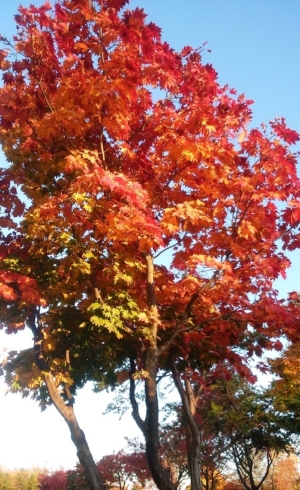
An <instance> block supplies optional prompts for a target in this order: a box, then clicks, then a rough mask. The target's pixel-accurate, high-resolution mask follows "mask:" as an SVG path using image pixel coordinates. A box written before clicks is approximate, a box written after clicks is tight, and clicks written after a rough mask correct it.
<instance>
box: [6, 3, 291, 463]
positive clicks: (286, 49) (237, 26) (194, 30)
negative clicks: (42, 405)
mask: <svg viewBox="0 0 300 490" xmlns="http://www.w3.org/2000/svg"><path fill="white" fill-rule="evenodd" d="M1 3H2V5H1V17H0V33H2V34H6V35H7V36H10V35H12V33H13V29H14V24H13V15H14V14H15V13H16V10H17V7H18V5H19V1H16V0H9V1H7V2H4V1H3V2H1ZM29 3H34V4H35V5H41V4H42V3H43V2H41V1H40V0H36V1H35V0H31V2H30V1H28V0H24V1H23V2H22V4H23V5H24V6H26V5H29ZM130 6H131V7H133V8H135V7H137V6H138V7H140V8H144V9H145V11H146V13H148V14H149V20H151V21H153V22H155V23H156V24H157V25H159V26H160V27H162V29H163V39H164V40H165V41H167V42H168V43H169V44H170V45H171V46H172V47H173V48H175V49H178V50H179V49H181V48H182V47H183V46H184V45H190V46H193V47H199V46H201V45H202V44H203V43H204V42H205V41H207V42H208V44H207V45H206V47H207V48H208V49H210V50H211V53H207V54H206V55H205V61H207V62H208V63H211V64H212V65H213V66H214V67H215V69H216V70H217V72H218V73H219V80H220V83H221V84H229V85H230V86H231V87H233V88H236V89H237V91H238V92H239V93H245V94H246V96H247V98H249V99H253V100H254V101H255V105H254V106H252V107H253V111H254V119H253V122H254V124H255V125H258V124H260V123H261V122H268V121H269V120H271V119H273V118H274V117H276V116H284V117H285V118H286V120H287V122H288V124H289V125H290V127H292V128H293V129H296V130H298V132H300V116H299V112H300V2H299V0H288V1H283V0H248V1H247V0H185V1H183V0H181V1H179V0H133V1H132V2H130ZM1 162H2V163H3V162H4V158H3V157H2V156H1V155H0V163H1ZM292 261H293V267H292V268H291V270H290V273H289V276H288V280H287V281H285V282H283V281H280V282H278V288H279V291H280V294H281V295H285V294H286V292H287V291H290V290H295V289H300V288H299V281H298V276H299V272H298V270H299V265H300V254H299V253H297V254H294V255H293V256H292ZM9 340H10V342H9V345H8V342H7V341H6V340H5V339H4V337H3V335H0V354H1V350H2V348H3V346H4V345H7V346H9V348H13V346H14V347H15V348H19V347H18V346H19V345H24V344H25V343H26V344H27V345H31V334H29V333H27V334H22V339H20V341H18V344H16V340H17V337H16V336H14V337H13V338H11V339H9ZM1 343H2V344H1ZM4 390H5V388H4V385H3V384H0V440H1V444H0V465H4V466H7V467H22V466H23V467H28V466H35V465H40V466H43V465H45V464H47V465H49V466H52V467H58V466H60V465H63V466H69V467H70V466H72V465H73V464H75V462H76V455H75V449H74V448H73V445H72V443H71V441H70V437H69V434H68V429H67V427H66V426H65V423H64V422H63V421H62V419H61V418H60V416H59V415H58V414H56V412H55V409H53V408H52V409H49V410H47V411H46V413H42V414H41V413H40V412H39V409H38V407H37V405H36V404H35V403H34V402H32V401H30V400H21V398H19V397H17V396H12V395H8V396H6V397H4ZM105 403H106V399H104V398H103V397H102V395H97V396H96V395H91V394H90V392H89V390H86V391H85V393H84V394H82V395H81V396H79V399H78V401H77V402H76V406H75V407H76V412H77V414H78V418H79V422H80V423H81V424H82V426H83V429H84V430H85V432H86V436H87V439H88V441H89V443H90V446H91V449H92V451H93V453H94V456H95V458H96V459H99V458H100V457H101V456H102V455H104V454H107V453H110V452H112V450H113V449H116V450H118V449H119V448H121V447H122V446H123V445H124V440H123V439H122V436H124V435H128V436H130V437H131V436H132V435H134V434H138V431H137V429H136V428H135V426H134V424H131V423H130V418H129V417H128V419H127V420H126V421H121V422H119V421H118V419H117V418H113V417H107V416H102V415H101V414H102V412H103V410H104V409H105ZM47 412H48V413H47ZM57 440H59V443H58V446H57V444H56V441H57Z"/></svg>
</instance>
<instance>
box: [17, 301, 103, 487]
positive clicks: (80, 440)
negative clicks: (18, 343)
mask: <svg viewBox="0 0 300 490" xmlns="http://www.w3.org/2000/svg"><path fill="white" fill-rule="evenodd" d="M27 323H28V325H29V327H30V329H31V331H32V332H33V335H34V346H33V352H34V360H35V364H36V365H37V367H38V368H39V369H40V370H41V371H42V372H43V373H44V377H45V382H46V386H47V389H48V393H49V396H50V398H51V400H52V403H53V404H54V406H55V407H56V409H57V410H58V412H59V413H60V415H61V416H62V417H63V418H64V420H65V421H66V423H67V425H68V427H69V429H70V432H71V439H72V441H73V443H74V444H75V447H76V449H77V456H78V459H79V462H80V464H81V465H82V467H83V470H84V472H85V476H86V479H87V482H88V484H89V486H90V487H91V490H106V486H105V484H104V481H103V479H102V477H101V476H100V474H99V472H98V469H97V466H96V463H95V461H94V459H93V456H92V454H91V451H90V448H89V446H88V443H87V441H86V438H85V435H84V432H83V431H82V430H81V428H80V427H79V424H78V421H77V419H76V416H75V413H74V409H73V398H72V396H71V394H70V390H69V387H68V386H66V387H65V389H66V393H67V397H68V399H69V404H68V405H66V403H65V401H64V400H63V398H62V397H61V395H60V392H59V390H58V388H57V386H56V384H55V380H54V378H53V375H52V374H51V370H50V366H49V364H48V362H47V360H46V359H45V357H44V351H43V339H44V337H43V331H42V329H41V328H40V327H39V326H38V312H37V311H34V310H32V311H30V312H29V314H28V318H27Z"/></svg>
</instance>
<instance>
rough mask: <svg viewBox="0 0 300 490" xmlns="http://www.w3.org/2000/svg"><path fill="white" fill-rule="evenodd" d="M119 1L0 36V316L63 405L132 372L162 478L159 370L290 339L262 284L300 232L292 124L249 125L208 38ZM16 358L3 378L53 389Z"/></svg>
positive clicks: (206, 362)
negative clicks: (167, 28) (20, 333)
mask: <svg viewBox="0 0 300 490" xmlns="http://www.w3.org/2000/svg"><path fill="white" fill-rule="evenodd" d="M127 3H128V2H127V1H126V0H95V1H93V2H92V1H90V0H73V1H69V0H58V1H56V2H55V4H54V6H53V7H51V5H50V4H49V3H45V4H44V5H43V6H42V7H34V6H31V7H29V8H27V9H26V8H23V7H20V8H19V12H18V14H17V15H16V23H17V28H18V29H17V34H16V35H15V36H14V39H13V41H9V40H7V39H6V38H5V37H2V44H3V46H2V47H3V49H1V51H0V68H1V70H2V79H3V86H2V87H1V88H0V143H1V145H2V148H3V150H4V152H5V156H6V159H7V165H6V166H5V168H2V169H1V174H0V205H1V210H2V213H1V217H0V224H1V226H2V228H3V232H2V234H1V243H0V254H1V270H0V295H1V304H0V312H1V321H2V328H4V329H6V331H7V332H8V333H13V332H16V331H17V330H19V329H23V328H24V327H25V326H28V327H30V328H31V329H32V331H33V332H34V336H35V344H36V350H35V358H34V359H33V358H32V354H31V353H26V355H27V361H26V362H27V364H26V366H28V362H29V365H31V366H33V364H34V360H35V365H36V367H39V368H40V370H42V371H44V372H47V373H48V374H47V376H46V377H45V380H46V382H47V386H48V391H49V386H50V384H49V383H50V381H49V380H51V379H52V378H51V376H52V377H53V379H55V383H56V386H58V385H60V386H61V387H62V388H64V393H63V394H62V395H59V394H58V395H59V396H62V397H63V398H64V399H65V400H68V403H69V406H70V405H71V402H72V399H71V395H75V393H76V389H77V388H80V387H81V386H83V384H84V383H85V382H86V381H87V380H93V381H97V382H100V383H104V384H106V385H107V384H112V383H118V382H123V381H124V380H126V379H129V378H130V389H131V391H130V400H131V404H132V406H133V414H134V418H135V420H136V421H137V423H138V425H139V427H140V428H141V430H142V432H143V434H144V436H145V438H146V448H148V449H147V451H148V452H149V453H148V463H149V465H150V469H151V472H152V474H153V473H155V474H156V476H155V477H154V478H155V479H156V484H157V485H158V486H159V487H160V488H173V487H172V486H168V484H167V483H166V481H167V474H166V472H165V471H164V470H163V469H162V467H161V466H160V463H159V457H158V456H156V459H155V461H152V460H151V461H152V462H151V461H150V460H149V458H150V459H151V458H152V456H149V455H150V453H151V455H153V454H154V455H155V454H156V455H158V429H157V426H158V415H157V414H158V400H157V391H156V382H157V380H156V375H157V373H158V370H159V369H165V370H166V371H168V370H169V367H170V362H171V360H172V362H174V363H175V364H176V367H177V369H178V371H179V372H181V371H182V369H183V368H184V367H186V366H191V368H194V367H201V366H206V367H209V366H211V365H212V364H214V363H215V362H218V361H219V360H220V359H227V360H228V361H229V362H230V363H231V364H232V365H234V366H235V367H236V369H238V371H239V372H240V373H241V374H243V375H248V374H249V371H248V369H247V368H246V366H245V357H244V356H251V355H253V354H256V355H258V356H259V355H261V353H262V352H263V351H264V350H265V349H272V348H275V349H278V350H280V349H281V343H280V341H279V340H278V338H279V337H280V336H284V335H285V336H287V337H288V338H290V339H292V340H295V339H296V338H297V335H298V333H297V329H298V325H299V307H298V306H297V305H295V304H294V303H293V302H292V301H290V302H288V301H287V302H286V301H283V300H280V299H278V295H277V291H276V290H275V289H274V288H273V281H274V280H275V279H276V278H278V277H279V276H282V277H285V275H286V270H287V268H288V267H289V265H290V262H289V260H288V258H287V257H286V256H285V254H284V251H283V249H289V250H292V249H295V248H298V247H299V245H300V242H299V234H298V232H297V227H298V225H299V223H300V204H299V194H300V185H299V178H298V176H297V170H296V163H297V160H296V154H295V153H293V152H292V150H291V146H292V145H293V144H294V143H295V142H296V141H298V140H299V135H298V134H297V133H296V132H295V131H293V130H291V129H289V128H288V126H287V125H286V122H285V120H284V119H276V120H275V121H273V122H271V123H270V125H269V126H266V125H262V126H261V127H260V128H252V127H251V109H250V106H251V104H252V101H250V100H247V98H246V97H245V96H244V95H237V94H236V92H235V90H233V89H230V88H229V87H227V86H226V87H222V86H220V85H219V83H218V81H217V73H216V71H215V70H214V68H213V67H212V66H211V65H210V64H207V63H206V62H205V61H203V55H204V48H202V49H192V48H191V47H188V46H187V47H184V48H183V49H182V51H181V52H175V51H174V50H173V49H171V47H170V46H169V45H168V44H167V43H165V42H163V41H162V40H161V37H160V29H159V28H158V27H157V26H156V25H154V24H153V23H151V22H150V23H147V19H146V14H145V13H144V11H143V10H142V9H139V8H137V9H135V10H128V9H126V4H127ZM281 245H283V249H282V247H281ZM162 264H164V265H162ZM30 356H31V357H30ZM22 359H23V360H22V362H23V363H24V362H25V361H24V355H23V357H22ZM22 362H21V360H20V357H18V355H16V354H15V353H14V354H12V357H11V358H10V359H9V360H8V363H7V366H6V369H7V373H8V378H7V379H8V381H9V383H10V384H11V385H12V386H13V387H14V389H20V390H23V392H24V393H28V392H30V391H32V390H33V393H34V396H38V397H39V399H40V401H41V403H42V404H45V403H48V402H49V401H50V400H49V397H48V395H47V393H46V391H45V389H44V387H43V378H41V377H40V376H41V374H40V372H38V373H37V371H39V370H37V369H36V367H35V368H32V370H29V371H28V369H27V374H26V376H23V377H22V376H20V372H22V373H23V374H24V364H22ZM30 363H31V364H30ZM22 366H23V367H22ZM18 369H19V371H20V370H21V371H20V372H19V373H18ZM138 379H141V380H144V383H145V396H146V402H147V410H149V412H147V416H146V418H145V419H142V418H141V416H140V414H139V411H138V403H137V400H136V397H135V384H136V382H137V380H138ZM51 386H52V392H51V390H50V398H51V399H52V401H53V393H54V391H53V390H54V383H52V385H51ZM58 395H57V396H58ZM56 400H57V397H56ZM70 410H71V409H70ZM70 410H69V412H68V414H69V413H71V412H70ZM62 412H64V413H65V415H66V414H67V412H66V411H65V410H64V409H63V410H61V413H62ZM150 414H151V415H150ZM63 416H64V415H63ZM66 416H67V415H66ZM158 469H159V470H158ZM157 471H158V473H157Z"/></svg>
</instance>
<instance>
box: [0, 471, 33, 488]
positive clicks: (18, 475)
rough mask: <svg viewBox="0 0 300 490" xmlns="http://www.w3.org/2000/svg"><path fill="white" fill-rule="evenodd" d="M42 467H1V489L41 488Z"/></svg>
mask: <svg viewBox="0 0 300 490" xmlns="http://www.w3.org/2000/svg"><path fill="white" fill-rule="evenodd" d="M40 473H41V470H40V469H33V470H28V469H16V470H6V469H4V468H0V490H40V488H41V483H40Z"/></svg>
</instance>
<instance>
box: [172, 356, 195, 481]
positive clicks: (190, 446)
mask: <svg viewBox="0 0 300 490" xmlns="http://www.w3.org/2000/svg"><path fill="white" fill-rule="evenodd" d="M171 369H172V374H173V379H174V383H175V386H176V388H177V390H178V393H179V395H180V398H181V401H182V408H183V412H184V415H185V420H186V424H187V428H186V429H187V430H186V441H187V453H188V460H189V473H190V478H191V490H202V483H201V478H200V476H201V473H200V459H201V458H200V456H201V434H200V430H199V427H198V426H197V424H196V422H195V418H194V414H195V406H194V400H193V396H191V395H192V393H191V392H190V390H191V386H190V385H189V383H188V381H187V382H186V383H185V386H186V390H185V389H184V387H183V385H182V383H181V380H180V377H179V375H178V372H177V370H176V367H175V365H174V363H172V367H171Z"/></svg>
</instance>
